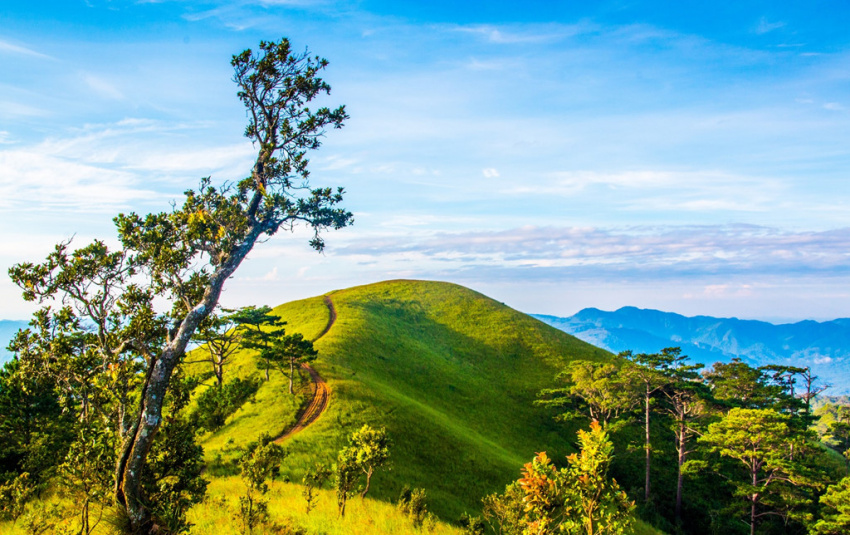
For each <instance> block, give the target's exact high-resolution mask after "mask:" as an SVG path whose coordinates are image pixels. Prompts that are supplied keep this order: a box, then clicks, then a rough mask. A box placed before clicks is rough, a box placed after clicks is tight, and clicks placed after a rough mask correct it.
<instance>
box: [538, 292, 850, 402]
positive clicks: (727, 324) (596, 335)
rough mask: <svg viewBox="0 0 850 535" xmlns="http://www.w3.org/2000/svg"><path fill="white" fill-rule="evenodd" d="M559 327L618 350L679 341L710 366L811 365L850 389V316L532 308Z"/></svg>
mask: <svg viewBox="0 0 850 535" xmlns="http://www.w3.org/2000/svg"><path fill="white" fill-rule="evenodd" d="M532 316H534V317H535V318H537V319H539V320H541V321H543V322H544V323H547V324H549V325H551V326H553V327H555V328H557V329H560V330H562V331H565V332H567V333H570V334H572V335H573V336H576V337H577V338H580V339H581V340H584V341H585V342H589V343H591V344H593V345H595V346H598V347H602V348H604V349H607V350H609V351H613V352H615V353H617V352H620V351H625V350H628V349H631V350H633V351H635V352H639V353H654V352H657V351H659V350H661V349H662V348H665V347H671V346H679V347H681V348H682V353H683V354H686V355H688V356H690V357H691V359H692V360H694V361H696V362H701V363H703V364H705V365H706V366H710V365H711V364H713V363H714V362H717V361H722V362H728V361H729V360H731V359H732V358H733V357H740V358H741V359H742V360H744V361H745V362H747V363H748V364H750V365H751V366H762V365H765V364H788V365H795V366H811V368H812V370H813V371H814V372H815V374H816V375H818V376H819V377H820V378H821V380H822V381H823V382H825V383H829V384H832V385H833V386H832V388H830V389H829V390H828V391H827V393H828V394H830V395H839V394H848V393H850V319H848V318H841V319H836V320H832V321H826V322H817V321H801V322H798V323H789V324H782V325H774V324H772V323H767V322H764V321H754V320H740V319H737V318H713V317H710V316H695V317H686V316H682V315H679V314H674V313H671V312H661V311H659V310H648V309H640V308H635V307H623V308H621V309H619V310H615V311H614V312H606V311H604V310H599V309H596V308H586V309H584V310H582V311H580V312H579V313H577V314H575V315H574V316H570V317H568V318H560V317H557V316H544V315H540V314H532Z"/></svg>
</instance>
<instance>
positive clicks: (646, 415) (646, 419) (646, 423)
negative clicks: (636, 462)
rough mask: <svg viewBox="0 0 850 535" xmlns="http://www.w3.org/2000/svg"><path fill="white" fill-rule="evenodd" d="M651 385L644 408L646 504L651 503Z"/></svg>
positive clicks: (647, 386)
mask: <svg viewBox="0 0 850 535" xmlns="http://www.w3.org/2000/svg"><path fill="white" fill-rule="evenodd" d="M649 396H650V392H649V384H647V385H646V397H645V398H644V399H645V407H644V415H643V418H644V433H645V439H644V447H645V449H646V479H645V482H644V497H643V500H644V502H645V503H649V464H650V453H649V450H650V443H649Z"/></svg>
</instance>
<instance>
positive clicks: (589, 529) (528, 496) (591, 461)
mask: <svg viewBox="0 0 850 535" xmlns="http://www.w3.org/2000/svg"><path fill="white" fill-rule="evenodd" d="M579 443H580V444H581V451H580V452H579V453H577V454H572V455H570V456H569V457H567V461H568V466H567V467H566V468H562V469H560V470H558V469H557V468H556V467H555V466H554V465H553V464H552V461H551V460H550V459H549V457H548V456H547V455H546V453H545V452H544V453H539V454H537V456H536V457H535V458H534V459H533V460H532V461H531V462H530V463H527V464H526V465H525V467H524V468H523V471H522V475H523V477H522V478H521V479H520V480H519V484H520V486H521V487H522V490H523V492H524V494H525V496H524V498H523V503H524V504H525V517H524V519H523V521H524V523H525V530H524V532H523V533H524V534H534V535H549V534H555V533H567V534H588V535H597V534H599V535H601V534H620V533H624V532H625V531H626V530H627V529H628V527H629V526H630V525H631V523H632V511H633V509H634V503H632V502H630V501H629V499H628V497H627V496H626V493H625V492H623V491H622V490H621V489H620V487H619V485H617V482H616V481H614V480H611V479H608V466H609V465H610V462H611V456H612V454H613V448H614V447H613V445H612V444H611V441H610V440H609V439H608V434H607V432H606V431H605V429H604V428H603V427H602V426H601V425H600V424H599V422H596V421H594V422H592V423H591V426H590V431H583V430H580V431H579Z"/></svg>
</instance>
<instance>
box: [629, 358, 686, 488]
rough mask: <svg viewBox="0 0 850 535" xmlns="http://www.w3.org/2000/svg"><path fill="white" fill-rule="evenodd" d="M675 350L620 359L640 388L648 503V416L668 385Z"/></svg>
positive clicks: (649, 441)
mask: <svg viewBox="0 0 850 535" xmlns="http://www.w3.org/2000/svg"><path fill="white" fill-rule="evenodd" d="M676 349H677V348H672V347H668V348H665V349H662V350H661V352H660V353H650V354H647V353H638V354H636V355H635V354H633V353H632V352H631V351H626V352H624V353H621V354H620V357H622V358H624V359H626V360H627V361H629V363H630V365H628V366H626V367H625V368H624V370H623V371H624V372H625V374H626V376H627V377H628V378H629V380H631V381H633V382H635V383H637V384H638V385H639V387H640V391H641V392H640V395H641V397H642V399H643V426H644V454H645V464H644V493H643V499H644V501H645V502H647V503H648V502H649V495H650V488H651V479H650V466H651V454H652V441H651V440H650V415H651V410H650V408H651V405H652V401H653V399H654V398H655V397H656V396H657V395H658V394H659V393H660V392H661V390H662V389H663V388H664V387H666V386H667V385H668V384H669V383H670V377H669V376H668V375H667V374H666V373H665V371H666V370H667V369H668V368H669V367H670V366H671V365H672V364H673V361H674V360H675V359H676V357H677V354H676V353H675V350H676Z"/></svg>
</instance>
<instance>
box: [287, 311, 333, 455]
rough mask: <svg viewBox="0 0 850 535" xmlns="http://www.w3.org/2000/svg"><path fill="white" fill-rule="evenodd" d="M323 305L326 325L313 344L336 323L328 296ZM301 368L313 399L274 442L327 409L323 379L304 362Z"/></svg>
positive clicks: (292, 432)
mask: <svg viewBox="0 0 850 535" xmlns="http://www.w3.org/2000/svg"><path fill="white" fill-rule="evenodd" d="M325 305H327V307H328V324H327V325H325V328H324V329H323V330H322V332H320V333H319V336H317V337H315V338H314V339H313V342H316V341H317V340H319V339H320V338H321V337H323V336H324V335H326V334H328V331H330V330H331V327H333V325H334V322H335V321H336V308H334V303H333V301H331V298H330V296H329V295H326V296H325ZM301 368H302V369H304V370H306V371H307V373H309V374H310V381H311V382H312V383H313V399H311V400H310V403H308V404H307V406H306V407H305V408H304V409H302V411H301V414H299V415H298V420H297V421H296V422H295V425H293V426H292V427H290V428H289V429H287V430H286V431H284V432H283V434H281V435H280V436H279V437H277V438H276V439H275V442H283V441H284V440H286V439H287V438H289V437H291V436H292V435H294V434H296V433H298V432H299V431H301V430H302V429H304V428H305V427H307V426H308V425H310V424H312V423H313V422H315V421H316V420H317V419H318V418H319V416H321V415H322V413H323V412H325V409H327V408H328V402H329V401H330V398H331V389H330V388H329V387H328V384H327V383H326V382H325V380H324V379H322V376H321V375H319V372H317V371H316V370H315V369H314V368H313V367H312V366H310V365H309V364H307V363H306V362H304V363H302V364H301Z"/></svg>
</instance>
